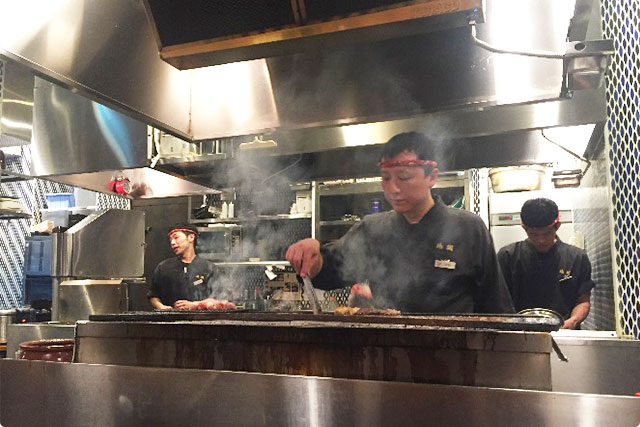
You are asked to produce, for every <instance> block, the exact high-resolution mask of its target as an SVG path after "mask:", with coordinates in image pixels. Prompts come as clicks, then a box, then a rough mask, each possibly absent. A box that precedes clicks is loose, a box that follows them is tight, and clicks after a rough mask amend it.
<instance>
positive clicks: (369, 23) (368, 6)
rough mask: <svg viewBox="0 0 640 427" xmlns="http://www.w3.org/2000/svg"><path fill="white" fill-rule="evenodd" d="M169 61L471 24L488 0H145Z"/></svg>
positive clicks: (242, 57) (282, 50)
mask: <svg viewBox="0 0 640 427" xmlns="http://www.w3.org/2000/svg"><path fill="white" fill-rule="evenodd" d="M144 3H145V8H146V11H147V14H148V16H149V18H150V19H149V20H150V22H151V23H152V24H153V29H154V35H155V36H156V40H157V42H158V44H159V49H160V56H161V57H162V59H164V60H165V61H167V62H168V63H170V64H172V65H173V66H175V67H176V68H179V69H182V70H184V69H189V68H200V67H204V66H210V65H219V64H225V63H229V62H238V61H246V60H250V59H258V58H267V57H274V56H279V55H284V54H292V53H296V52H301V51H306V50H317V49H327V48H332V47H336V46H345V45H348V44H353V43H363V42H367V43H371V42H375V41H379V40H385V39H390V38H395V37H402V36H408V35H413V34H420V33H426V32H430V31H435V30H442V29H446V28H453V27H459V26H465V25H466V24H467V19H468V18H469V16H471V15H473V16H475V17H476V18H477V19H479V20H482V19H483V3H484V0H411V1H407V0H358V1H326V0H270V1H261V2H256V1H251V0H227V1H215V2H212V1H209V0H186V1H181V2H176V1H167V0H145V2H144Z"/></svg>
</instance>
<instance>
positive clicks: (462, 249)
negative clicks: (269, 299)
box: [286, 132, 513, 313]
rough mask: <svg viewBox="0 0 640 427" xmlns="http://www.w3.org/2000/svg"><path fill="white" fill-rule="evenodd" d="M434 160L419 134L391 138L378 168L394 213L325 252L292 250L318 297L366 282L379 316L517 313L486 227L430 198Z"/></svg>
mask: <svg viewBox="0 0 640 427" xmlns="http://www.w3.org/2000/svg"><path fill="white" fill-rule="evenodd" d="M434 152H435V144H434V143H433V142H432V141H431V140H429V139H428V138H427V137H426V136H424V135H423V134H420V133H416V132H409V133H402V134H399V135H396V136H394V137H393V138H391V139H390V140H389V141H388V142H387V143H386V144H385V146H384V149H383V152H382V155H381V158H380V163H379V164H378V166H379V167H380V173H381V175H382V189H383V191H384V195H385V198H386V199H387V201H388V202H389V204H390V205H391V207H392V208H393V210H391V211H389V212H382V213H375V214H372V215H367V216H365V217H364V219H363V220H362V221H361V222H359V223H357V224H356V225H354V226H353V227H352V228H351V229H350V230H349V232H347V234H345V235H344V236H343V237H342V238H340V239H339V240H337V241H335V242H331V243H328V244H326V245H323V246H322V247H321V246H320V244H319V242H318V241H317V240H315V239H304V240H301V241H299V242H297V243H294V244H293V245H291V246H290V247H289V249H288V250H287V254H286V258H287V260H288V261H289V262H290V263H291V264H292V265H293V266H294V268H295V269H296V271H297V272H298V273H299V274H300V275H301V276H303V277H305V276H308V277H310V278H312V279H313V284H314V286H315V287H317V288H320V289H334V288H340V287H345V286H351V285H353V284H355V283H364V282H368V283H369V284H370V289H371V292H372V294H373V299H374V301H375V303H376V306H378V307H379V308H395V309H398V310H401V311H403V312H413V313H471V312H476V313H512V312H513V306H512V303H511V298H510V296H509V291H508V289H507V287H506V285H505V283H504V280H503V278H502V275H501V274H500V270H499V267H498V262H497V259H496V255H495V250H494V247H493V242H492V240H491V236H490V234H489V231H488V230H487V227H486V226H485V225H484V223H483V222H482V219H481V218H480V217H479V216H477V215H474V214H472V213H469V212H466V211H463V210H459V209H453V208H450V207H447V206H446V205H445V204H444V203H443V202H442V201H441V200H440V198H439V197H438V196H435V195H432V193H431V189H432V188H433V186H434V185H435V183H436V181H437V179H438V168H437V164H436V162H435V161H434V160H433V159H434V157H435V156H434V154H435V153H434ZM364 296H368V295H364Z"/></svg>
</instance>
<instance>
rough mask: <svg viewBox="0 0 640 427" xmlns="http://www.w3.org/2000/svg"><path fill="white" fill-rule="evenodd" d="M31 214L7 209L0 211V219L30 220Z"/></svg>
mask: <svg viewBox="0 0 640 427" xmlns="http://www.w3.org/2000/svg"><path fill="white" fill-rule="evenodd" d="M28 218H31V214H28V213H25V212H15V211H11V210H6V209H0V219H28Z"/></svg>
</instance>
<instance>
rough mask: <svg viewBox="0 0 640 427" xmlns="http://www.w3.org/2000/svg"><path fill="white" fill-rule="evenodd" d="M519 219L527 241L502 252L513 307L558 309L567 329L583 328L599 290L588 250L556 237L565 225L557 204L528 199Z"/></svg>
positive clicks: (551, 201)
mask: <svg viewBox="0 0 640 427" xmlns="http://www.w3.org/2000/svg"><path fill="white" fill-rule="evenodd" d="M520 218H521V220H522V227H523V228H524V231H525V232H526V233H527V239H526V240H523V241H520V242H516V243H512V244H510V245H508V246H505V247H504V248H502V249H500V251H499V252H498V260H499V262H500V267H501V268H502V272H503V274H504V277H505V280H506V282H507V286H508V287H509V291H510V292H511V297H512V299H513V303H514V306H515V309H516V310H518V311H521V310H525V309H529V308H546V309H550V310H554V311H556V312H557V313H559V314H560V315H562V316H563V318H564V319H565V322H564V325H563V328H565V329H576V328H579V327H580V323H581V322H582V321H583V320H584V319H585V318H586V317H587V315H588V314H589V309H590V302H589V300H590V297H591V289H593V288H594V286H595V284H594V282H593V281H592V280H591V263H590V262H589V258H588V257H587V254H586V252H585V251H584V250H582V249H580V248H578V247H575V246H572V245H568V244H566V243H564V242H563V241H561V240H560V239H559V238H558V236H557V231H558V228H560V225H561V223H560V216H559V213H558V205H556V203H555V202H554V201H553V200H549V199H543V198H540V199H531V200H527V201H526V202H525V203H524V205H522V209H521V211H520Z"/></svg>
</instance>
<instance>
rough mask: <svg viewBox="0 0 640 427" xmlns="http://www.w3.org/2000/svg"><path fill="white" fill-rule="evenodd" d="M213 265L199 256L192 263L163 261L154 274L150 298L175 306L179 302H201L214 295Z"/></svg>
mask: <svg viewBox="0 0 640 427" xmlns="http://www.w3.org/2000/svg"><path fill="white" fill-rule="evenodd" d="M212 282H213V265H212V264H211V263H210V262H209V261H207V260H204V259H202V258H200V257H199V256H196V257H195V258H194V259H193V260H192V261H191V262H190V263H185V262H182V261H181V260H180V259H179V258H176V257H174V258H168V259H166V260H164V261H162V262H161V263H160V264H158V266H157V267H156V269H155V271H154V272H153V279H152V281H151V288H150V289H149V292H148V293H147V297H148V298H152V297H157V298H160V301H162V303H163V304H165V305H170V306H173V304H175V302H176V301H178V300H188V301H200V300H203V299H205V298H208V297H209V296H211V294H212Z"/></svg>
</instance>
